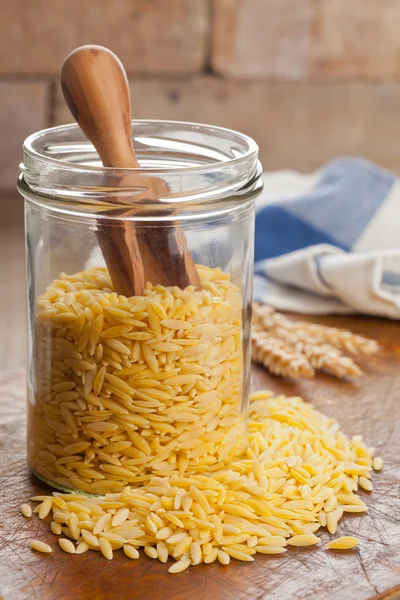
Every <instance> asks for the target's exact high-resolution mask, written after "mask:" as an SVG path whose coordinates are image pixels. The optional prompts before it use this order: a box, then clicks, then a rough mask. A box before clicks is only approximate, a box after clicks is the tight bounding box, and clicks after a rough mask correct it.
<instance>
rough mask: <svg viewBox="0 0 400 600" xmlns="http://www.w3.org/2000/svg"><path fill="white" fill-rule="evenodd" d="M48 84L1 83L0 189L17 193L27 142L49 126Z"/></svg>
mask: <svg viewBox="0 0 400 600" xmlns="http://www.w3.org/2000/svg"><path fill="white" fill-rule="evenodd" d="M48 85H49V84H48V83H46V82H37V81H35V82H13V81H1V82H0V131H1V137H0V188H1V189H14V188H15V186H16V184H17V177H18V165H19V163H20V162H21V161H22V158H23V156H22V144H23V141H24V139H25V138H26V137H27V136H28V135H30V134H31V133H34V132H35V131H38V130H40V129H44V128H45V127H47V126H48V122H47V117H46V115H47V101H48V96H49V89H48Z"/></svg>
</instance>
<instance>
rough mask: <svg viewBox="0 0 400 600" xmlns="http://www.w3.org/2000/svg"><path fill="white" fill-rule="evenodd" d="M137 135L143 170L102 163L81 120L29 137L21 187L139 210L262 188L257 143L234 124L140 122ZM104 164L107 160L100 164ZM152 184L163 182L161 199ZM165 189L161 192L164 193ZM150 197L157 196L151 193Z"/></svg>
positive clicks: (43, 196)
mask: <svg viewBox="0 0 400 600" xmlns="http://www.w3.org/2000/svg"><path fill="white" fill-rule="evenodd" d="M132 138H133V144H134V147H135V151H136V155H137V158H138V160H139V162H140V164H141V167H140V168H130V169H129V168H114V167H104V166H102V165H101V166H100V165H99V164H98V163H100V158H99V156H98V154H97V152H96V151H95V148H94V146H93V145H92V144H91V143H90V142H89V140H88V139H87V138H86V136H85V135H84V133H83V132H82V131H81V129H80V128H79V126H78V125H77V124H76V123H73V124H68V125H60V126H57V127H51V128H48V129H44V130H41V131H39V132H36V133H34V134H32V135H30V136H29V137H28V138H27V139H26V140H25V142H24V145H23V150H24V162H23V164H22V165H21V167H20V171H21V175H20V178H19V183H18V189H19V191H20V192H21V194H22V195H23V196H24V197H25V198H28V199H31V200H37V201H44V202H46V203H47V204H54V203H55V202H57V203H59V202H62V203H63V205H64V209H65V210H67V209H68V206H70V207H71V208H72V207H74V206H75V207H76V205H79V210H80V211H82V212H86V211H89V212H93V210H94V209H95V207H96V206H97V207H99V206H103V207H104V206H108V207H110V208H112V207H113V206H114V207H115V206H119V207H121V204H123V205H127V206H132V204H135V205H136V206H137V205H138V203H140V204H141V213H142V214H144V212H146V211H148V212H149V213H151V214H153V215H154V214H155V213H156V212H158V213H159V214H162V212H163V211H165V208H166V206H165V205H166V204H168V210H176V211H178V212H179V213H181V212H182V211H195V212H196V211H198V210H199V209H201V210H202V211H204V210H210V209H211V208H212V207H213V206H214V205H215V203H220V204H221V203H223V202H226V201H227V200H228V199H229V198H231V202H232V203H234V204H236V205H237V204H238V201H240V200H246V198H249V197H251V196H253V195H254V194H255V193H256V192H257V190H259V189H260V186H261V183H260V174H261V171H262V168H261V165H260V163H259V161H258V146H257V144H256V142H255V141H254V140H253V139H252V138H251V137H249V136H247V135H246V134H242V133H240V132H237V131H235V130H233V129H227V128H224V127H218V126H214V125H207V124H202V123H193V122H189V121H171V120H155V119H154V120H153V119H134V120H132ZM100 164H101V163H100ZM154 182H157V184H161V185H157V186H156V188H157V194H156V197H155V196H154V194H153V195H152V192H153V191H154ZM160 189H161V191H160ZM151 196H152V197H151Z"/></svg>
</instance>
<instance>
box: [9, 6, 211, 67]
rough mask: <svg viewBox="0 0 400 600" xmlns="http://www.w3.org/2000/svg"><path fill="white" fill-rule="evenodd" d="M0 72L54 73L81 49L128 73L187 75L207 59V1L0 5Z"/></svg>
mask: <svg viewBox="0 0 400 600" xmlns="http://www.w3.org/2000/svg"><path fill="white" fill-rule="evenodd" d="M0 9H1V21H0V56H1V57H2V60H1V61H0V73H29V74H32V73H34V74H58V73H59V71H60V68H61V65H62V62H63V60H64V58H65V57H66V56H67V54H69V52H71V51H72V50H73V49H74V48H76V47H77V46H80V45H82V44H89V43H90V44H101V45H104V46H107V47H109V48H111V50H113V51H114V52H116V53H117V54H118V56H119V57H120V58H121V60H122V61H123V63H124V64H125V68H126V69H127V71H128V72H131V73H188V72H192V71H196V70H199V69H201V67H202V65H203V62H204V60H205V52H206V33H207V27H208V6H207V1H206V0H168V1H165V0H151V1H149V0H68V2H67V1H66V0H51V1H49V0H35V2H31V1H28V0H12V2H10V1H9V0H0Z"/></svg>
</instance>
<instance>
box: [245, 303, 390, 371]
mask: <svg viewBox="0 0 400 600" xmlns="http://www.w3.org/2000/svg"><path fill="white" fill-rule="evenodd" d="M342 350H344V351H346V352H348V353H351V354H361V353H362V354H372V353H375V352H377V351H378V350H379V345H378V343H377V342H376V341H375V340H371V339H368V338H365V337H363V336H361V335H357V334H354V333H352V332H351V331H347V330H345V329H339V328H337V327H326V326H324V325H317V324H314V323H307V322H305V321H291V320H290V319H288V318H287V317H285V316H284V315H282V314H281V313H279V312H276V311H275V310H274V309H273V308H271V307H269V306H266V305H260V304H254V305H253V329H252V358H253V360H254V361H256V362H259V363H261V364H263V365H264V366H265V367H266V368H267V369H268V370H269V371H270V372H271V373H274V374H275V375H282V376H286V377H293V378H298V377H312V376H313V375H314V374H315V370H316V369H319V370H323V371H326V372H328V373H330V374H331V375H335V376H336V377H339V378H343V377H358V376H360V375H362V370H361V369H360V367H359V366H358V365H357V364H356V363H355V362H354V361H353V360H352V359H351V358H350V357H348V356H346V355H345V354H343V352H342Z"/></svg>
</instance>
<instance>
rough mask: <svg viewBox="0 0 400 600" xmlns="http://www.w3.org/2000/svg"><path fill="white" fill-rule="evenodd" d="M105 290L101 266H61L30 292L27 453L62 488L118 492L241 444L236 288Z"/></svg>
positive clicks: (214, 461)
mask: <svg viewBox="0 0 400 600" xmlns="http://www.w3.org/2000/svg"><path fill="white" fill-rule="evenodd" d="M198 270H199V274H200V278H201V289H199V290H198V289H194V288H193V287H188V288H186V289H185V290H180V289H179V288H177V287H172V288H165V287H162V286H160V285H156V286H153V285H150V284H148V285H147V288H146V290H145V294H144V296H141V297H136V296H135V297H131V298H126V297H125V296H121V295H118V294H117V293H115V292H114V291H113V289H112V283H111V280H110V277H109V275H108V273H107V271H106V270H105V269H102V268H94V269H90V270H87V271H83V272H81V273H78V274H76V275H72V276H67V275H61V276H60V279H58V280H55V281H53V283H52V284H51V285H50V286H49V287H48V288H47V290H46V292H45V293H44V294H43V295H42V296H40V297H39V298H38V301H37V314H36V321H35V331H34V338H35V339H34V344H33V346H34V353H35V356H34V365H35V367H34V382H33V388H34V391H33V397H32V398H31V399H30V400H31V401H30V403H29V404H30V406H29V428H30V431H29V436H28V439H29V448H28V456H29V463H30V465H31V467H32V469H33V470H34V472H35V473H36V474H37V475H39V476H40V477H41V478H43V479H45V480H47V481H50V482H51V483H53V484H55V485H57V486H59V487H61V488H73V489H79V490H83V491H85V492H88V493H93V494H103V493H107V492H116V491H119V490H123V489H124V487H125V486H126V485H128V484H138V483H143V482H146V481H149V479H150V477H151V476H152V475H156V476H157V475H158V476H178V475H183V474H186V475H190V474H193V473H197V474H201V473H203V472H204V473H208V472H212V471H214V470H216V469H218V468H220V467H221V465H223V464H227V463H228V462H229V461H230V460H232V458H234V456H236V455H237V453H238V452H240V450H241V447H242V445H243V442H244V439H245V436H244V428H245V424H244V419H243V418H242V416H241V402H242V381H243V355H242V302H241V294H240V292H239V288H237V287H236V286H235V285H233V284H232V282H231V281H230V278H229V275H227V274H225V273H223V272H222V271H221V270H220V269H210V268H208V267H204V266H199V267H198Z"/></svg>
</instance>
